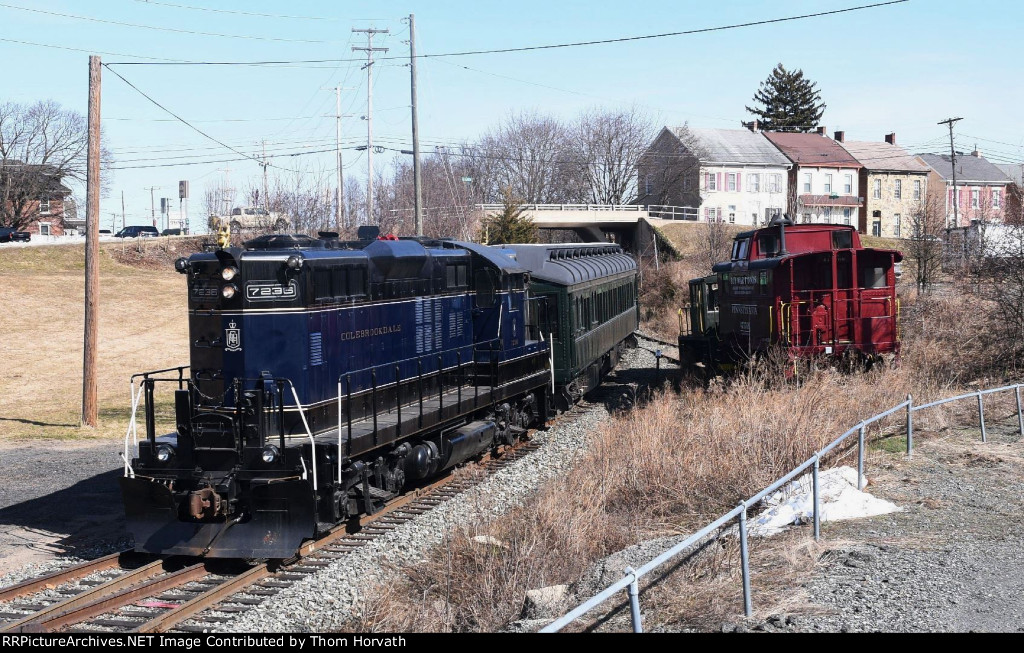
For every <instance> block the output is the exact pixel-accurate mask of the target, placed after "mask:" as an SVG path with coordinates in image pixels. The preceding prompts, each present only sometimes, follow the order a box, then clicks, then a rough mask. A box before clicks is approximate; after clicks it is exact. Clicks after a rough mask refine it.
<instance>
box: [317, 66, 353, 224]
mask: <svg viewBox="0 0 1024 653" xmlns="http://www.w3.org/2000/svg"><path fill="white" fill-rule="evenodd" d="M322 90H325V91H327V90H333V91H334V101H335V105H336V106H335V110H334V120H335V129H334V142H335V151H336V153H337V154H336V158H337V162H336V164H337V166H338V181H337V184H338V188H337V189H336V190H335V191H334V201H335V202H336V203H337V206H335V208H334V230H335V231H337V232H338V233H339V234H340V233H341V228H342V226H343V223H344V222H345V175H344V172H343V164H342V157H341V119H342V118H343V117H344V118H347V117H349V116H342V114H341V92H342V91H348V90H351V89H350V88H347V87H343V86H335V87H333V88H325V89H322ZM329 201H330V200H328V202H329Z"/></svg>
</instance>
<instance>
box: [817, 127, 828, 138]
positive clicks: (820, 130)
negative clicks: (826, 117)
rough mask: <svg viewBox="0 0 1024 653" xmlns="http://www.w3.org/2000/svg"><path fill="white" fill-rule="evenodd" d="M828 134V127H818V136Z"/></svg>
mask: <svg viewBox="0 0 1024 653" xmlns="http://www.w3.org/2000/svg"><path fill="white" fill-rule="evenodd" d="M827 133H828V127H826V126H824V125H822V126H821V127H818V136H824V135H825V134H827Z"/></svg>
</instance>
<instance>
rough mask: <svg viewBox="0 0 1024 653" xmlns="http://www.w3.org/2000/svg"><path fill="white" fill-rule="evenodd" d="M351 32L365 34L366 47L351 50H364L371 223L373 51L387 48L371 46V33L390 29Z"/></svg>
mask: <svg viewBox="0 0 1024 653" xmlns="http://www.w3.org/2000/svg"><path fill="white" fill-rule="evenodd" d="M352 31H353V32H358V33H361V34H366V47H365V48H362V47H358V46H355V45H353V46H352V51H353V52H365V53H366V65H365V66H363V67H364V68H365V69H366V169H367V171H368V174H367V178H366V223H367V224H373V53H374V52H387V51H388V48H375V47H373V35H374V34H390V33H391V30H388V29H374V28H373V27H370V28H369V29H356V28H355V27H353V28H352Z"/></svg>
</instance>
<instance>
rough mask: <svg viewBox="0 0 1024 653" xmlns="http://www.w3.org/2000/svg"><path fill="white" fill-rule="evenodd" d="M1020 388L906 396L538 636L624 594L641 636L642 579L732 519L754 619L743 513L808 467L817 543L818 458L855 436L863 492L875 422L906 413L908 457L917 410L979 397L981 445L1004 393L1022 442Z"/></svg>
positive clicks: (748, 605) (745, 608)
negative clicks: (988, 398)
mask: <svg viewBox="0 0 1024 653" xmlns="http://www.w3.org/2000/svg"><path fill="white" fill-rule="evenodd" d="M1021 386H1022V384H1015V385H1007V386H1001V387H998V388H991V389H988V390H977V391H975V392H968V393H965V394H960V395H956V396H955V397H948V398H946V399H940V400H938V401H933V402H930V403H927V404H924V405H921V406H915V405H914V398H913V395H907V400H906V401H904V402H902V403H900V404H897V405H896V406H893V407H892V408H890V409H889V410H886V411H883V412H881V413H878V414H877V415H874V416H873V417H869V418H868V419H865V420H863V421H861V422H860V423H859V424H857V425H856V426H854V427H853V428H851V429H850V430H848V431H846V432H845V433H843V434H842V435H841V436H839V437H838V438H836V439H835V440H833V441H832V442H830V443H829V444H827V445H826V446H825V447H823V448H822V449H821V450H820V451H818V452H816V453H815V454H814V455H813V456H811V457H810V458H808V459H807V460H805V461H804V462H803V463H801V464H800V465H798V466H797V467H795V468H794V469H793V470H791V471H790V472H789V473H787V474H786V475H785V476H782V477H781V478H779V479H778V480H776V481H775V482H774V483H772V484H771V485H769V486H768V487H766V488H765V489H763V490H761V491H760V492H758V493H757V494H755V495H754V496H752V497H750V498H749V499H746V500H744V501H740V503H739V505H737V506H736V507H735V508H733V509H732V510H730V511H729V512H727V513H725V514H724V515H722V516H721V517H719V518H718V519H716V520H715V521H713V522H711V523H710V524H708V525H707V526H705V527H704V528H702V529H700V530H699V531H697V532H696V533H694V534H693V535H690V536H689V537H687V538H686V539H685V540H683V541H682V542H679V543H678V544H676V545H674V546H673V547H671V548H670V549H668V550H667V551H665V552H664V553H662V554H661V555H659V556H657V557H656V558H654V559H653V560H651V561H650V562H648V563H647V564H645V565H643V566H642V567H640V568H639V569H635V570H634V569H632V568H631V567H627V568H626V570H625V575H624V576H623V578H622V579H620V580H618V581H616V582H615V583H613V584H611V585H609V586H608V587H607V588H605V589H604V590H603V591H601V592H599V593H598V594H595V595H594V596H592V597H591V598H590V599H588V600H586V601H584V602H583V603H581V604H580V605H579V606H577V607H576V608H574V609H573V610H571V611H569V612H568V613H566V614H565V615H563V616H562V617H560V618H558V619H556V620H555V621H553V622H552V623H550V624H548V625H547V626H545V627H544V628H542V629H541V630H540V632H542V633H554V632H558V631H560V630H562V629H563V628H565V627H566V626H567V625H569V624H570V623H572V622H573V621H575V620H576V619H578V618H580V617H582V616H583V615H585V614H586V613H587V612H589V611H590V610H592V609H594V608H596V607H597V606H599V605H601V604H602V603H604V602H605V601H607V600H608V599H610V598H611V597H613V596H615V594H617V593H618V592H621V591H623V590H626V592H627V598H628V601H629V606H630V615H631V619H632V625H633V632H635V633H642V632H643V623H642V619H641V614H640V591H639V588H640V585H639V583H640V579H641V578H642V577H643V576H646V575H647V574H649V573H651V572H653V571H654V570H655V569H657V568H658V567H660V566H661V565H663V564H665V563H666V562H668V561H670V560H672V559H673V558H675V557H677V556H679V555H680V554H682V553H683V552H684V551H687V550H688V549H690V547H693V546H694V545H696V544H698V543H700V542H701V541H702V540H703V539H704V538H706V537H708V536H710V535H712V534H713V533H715V532H717V531H718V530H719V529H721V528H722V527H723V526H725V525H727V524H728V523H729V522H731V521H732V520H734V519H737V520H738V522H739V523H738V526H739V529H738V530H739V535H740V568H741V572H742V582H743V612H744V614H745V615H746V616H747V617H750V616H751V615H752V614H753V605H752V601H751V591H750V560H749V555H748V550H747V537H748V535H747V510H748V508H750V507H751V506H753V505H755V504H756V503H757V502H759V501H761V500H762V499H764V498H765V497H766V496H768V495H770V494H771V493H773V492H775V491H776V490H778V489H780V488H781V487H782V486H783V485H785V484H786V483H788V482H789V481H791V480H793V479H794V478H796V477H797V476H798V475H800V474H801V473H802V472H804V471H805V470H807V469H808V468H812V488H813V489H812V492H813V497H814V511H813V523H814V539H815V540H818V539H820V538H821V507H820V498H821V497H820V492H819V486H818V470H819V468H820V465H821V459H822V458H823V457H824V456H826V455H827V454H828V453H830V452H831V451H832V450H833V449H835V448H836V447H838V446H839V445H840V444H842V443H843V442H845V441H846V440H847V439H848V438H849V437H851V436H852V435H853V434H854V433H857V488H858V489H860V490H863V489H864V451H865V445H866V443H865V435H866V433H865V431H866V429H867V427H868V426H869V425H871V424H873V423H875V422H878V421H880V420H882V419H885V418H886V417H888V416H890V415H892V414H894V413H896V412H898V411H900V410H906V417H905V419H906V427H905V428H906V434H907V456H908V457H909V456H910V455H912V454H913V449H914V413H915V412H917V411H921V410H925V409H928V408H932V407H935V406H940V405H943V404H947V403H950V402H953V401H960V400H964V399H971V398H977V401H978V422H979V425H980V427H981V441H982V442H987V441H988V435H987V433H986V430H985V403H984V396H985V395H989V394H994V393H997V392H1007V391H1010V390H1013V392H1014V395H1015V396H1016V400H1017V422H1018V425H1019V428H1020V433H1021V436H1022V437H1024V411H1022V408H1021V396H1020V389H1021Z"/></svg>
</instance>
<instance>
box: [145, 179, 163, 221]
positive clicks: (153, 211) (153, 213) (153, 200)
mask: <svg viewBox="0 0 1024 653" xmlns="http://www.w3.org/2000/svg"><path fill="white" fill-rule="evenodd" d="M157 188H160V187H159V186H150V187H149V188H147V189H146V190H148V191H149V216H150V217H151V218H152V219H153V226H154V227H155V226H157V224H156V196H154V195H153V191H155V190H156V189H157Z"/></svg>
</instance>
